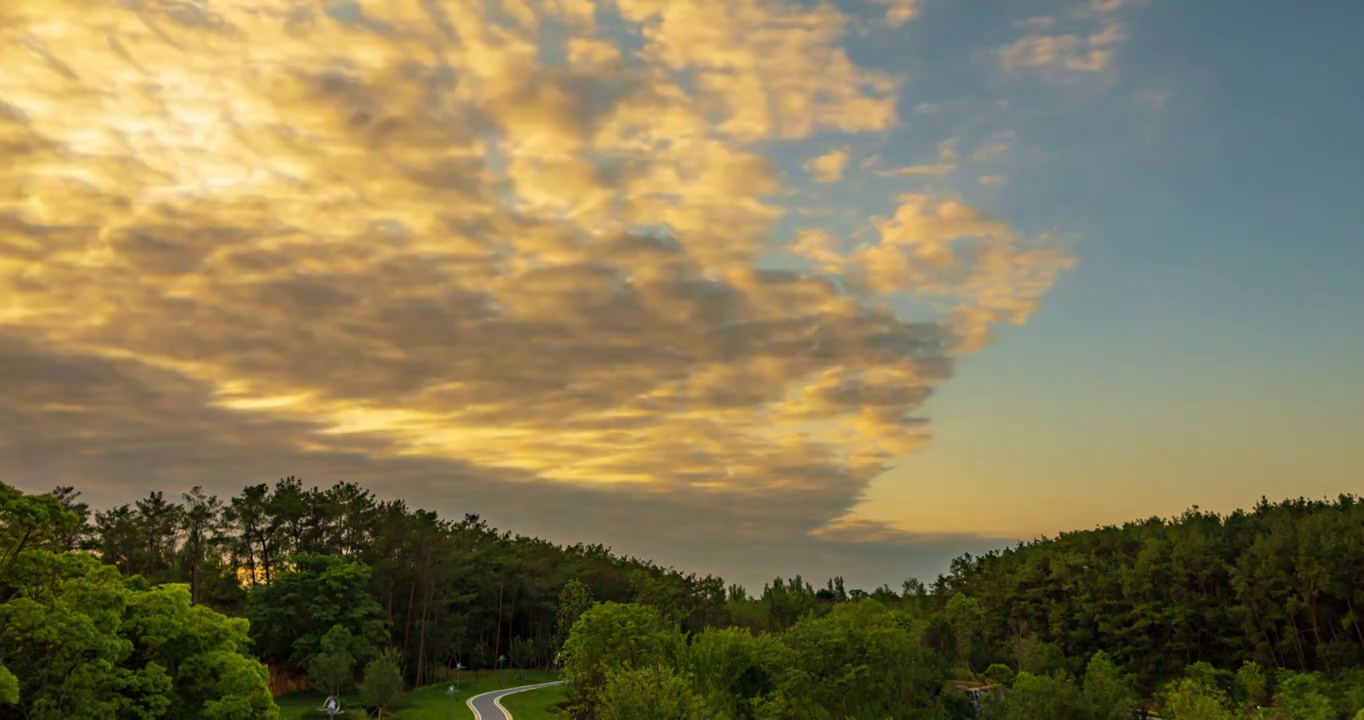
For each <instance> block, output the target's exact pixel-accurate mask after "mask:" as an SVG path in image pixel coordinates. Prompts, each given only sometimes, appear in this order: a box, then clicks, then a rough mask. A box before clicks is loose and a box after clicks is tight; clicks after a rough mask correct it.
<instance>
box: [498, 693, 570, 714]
mask: <svg viewBox="0 0 1364 720" xmlns="http://www.w3.org/2000/svg"><path fill="white" fill-rule="evenodd" d="M567 699H568V695H566V694H564V686H563V685H555V686H554V687H548V688H541V689H539V690H530V691H527V692H523V693H517V694H515V695H508V696H507V697H504V698H502V707H504V708H506V709H507V712H509V713H511V715H512V720H563V716H562V715H560V714H558V713H557V712H555V710H554V708H555V706H556V705H558V704H559V703H561V702H563V701H565V700H567Z"/></svg>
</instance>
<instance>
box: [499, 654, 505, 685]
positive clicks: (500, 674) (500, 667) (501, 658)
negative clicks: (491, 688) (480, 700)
mask: <svg viewBox="0 0 1364 720" xmlns="http://www.w3.org/2000/svg"><path fill="white" fill-rule="evenodd" d="M506 659H507V656H506V655H498V656H497V686H498V687H502V686H503V685H504V684H505V682H506V681H505V680H504V679H503V677H502V663H503V661H505V660H506Z"/></svg>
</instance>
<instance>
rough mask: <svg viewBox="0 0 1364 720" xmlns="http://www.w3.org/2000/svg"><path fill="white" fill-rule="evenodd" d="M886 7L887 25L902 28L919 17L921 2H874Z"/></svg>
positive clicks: (884, 0) (896, 0) (907, 0)
mask: <svg viewBox="0 0 1364 720" xmlns="http://www.w3.org/2000/svg"><path fill="white" fill-rule="evenodd" d="M873 1H874V2H875V3H876V4H878V5H884V6H886V24H888V25H890V26H891V27H897V28H898V27H901V26H903V25H904V24H905V23H907V22H909V21H910V20H913V19H914V18H915V17H918V15H919V0H873Z"/></svg>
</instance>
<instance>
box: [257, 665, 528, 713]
mask: <svg viewBox="0 0 1364 720" xmlns="http://www.w3.org/2000/svg"><path fill="white" fill-rule="evenodd" d="M553 680H554V673H552V672H547V671H543V670H524V671H519V672H518V671H513V670H503V671H502V673H501V675H500V676H499V675H498V673H495V672H480V673H471V672H466V673H464V674H463V675H462V676H461V679H460V683H459V699H458V700H456V701H455V714H454V717H455V720H473V717H474V715H473V713H471V712H469V706H468V705H466V704H464V701H465V700H468V699H469V698H471V697H473V696H475V695H477V694H479V693H484V692H488V691H489V690H498V689H500V688H509V687H517V686H519V685H535V684H537V683H542V682H551V681H553ZM449 685H450V683H449V682H440V683H436V684H434V685H427V686H426V687H421V688H417V689H416V690H413V691H412V692H409V693H407V695H406V696H405V697H404V698H403V700H404V702H403V706H402V707H401V708H399V709H398V710H397V712H395V713H390V714H388V715H385V716H384V717H385V718H388V717H392V718H394V720H450V697H449V696H448V695H446V694H445V689H446V688H447V687H449ZM528 694H535V695H538V694H539V692H538V691H533V692H532V693H528ZM515 697H518V696H516V695H513V696H511V698H507V700H510V699H512V698H515ZM507 700H503V701H502V703H503V704H504V705H507V707H508V708H509V709H510V707H511V705H509V704H508V703H507ZM325 701H326V696H324V695H323V694H322V693H319V692H314V691H311V690H304V691H302V692H296V693H289V694H288V695H281V696H280V697H277V698H275V703H276V704H277V705H279V717H280V720H326V717H327V715H326V714H325V713H322V712H318V708H320V707H322V703H323V702H325ZM341 707H343V708H348V709H351V710H360V708H361V705H360V695H359V693H356V692H354V691H352V692H349V693H346V694H344V695H342V696H341ZM362 712H363V711H362ZM336 717H337V718H338V719H340V718H343V717H348V716H345V715H337V716H336ZM351 717H355V718H358V717H360V714H359V713H358V712H356V713H352V715H351ZM527 717H549V718H553V717H555V716H554V715H545V716H536V715H527ZM516 720H521V715H520V714H517V715H516Z"/></svg>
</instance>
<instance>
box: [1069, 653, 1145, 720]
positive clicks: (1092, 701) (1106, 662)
mask: <svg viewBox="0 0 1364 720" xmlns="http://www.w3.org/2000/svg"><path fill="white" fill-rule="evenodd" d="M1081 696H1082V698H1083V701H1084V706H1085V710H1086V714H1087V716H1088V718H1089V720H1127V719H1128V718H1131V717H1132V710H1133V709H1134V708H1136V707H1137V693H1136V692H1135V691H1134V690H1133V689H1132V683H1131V681H1130V680H1129V679H1128V678H1127V676H1126V675H1125V674H1124V673H1123V672H1122V671H1121V670H1120V669H1119V668H1118V667H1117V666H1116V665H1114V664H1113V660H1112V659H1111V658H1109V657H1108V653H1106V652H1104V651H1102V650H1100V651H1099V652H1096V653H1094V656H1093V657H1091V658H1090V659H1089V664H1088V665H1087V666H1086V667H1085V678H1084V687H1083V689H1082V690H1081Z"/></svg>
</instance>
